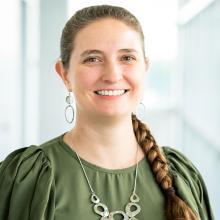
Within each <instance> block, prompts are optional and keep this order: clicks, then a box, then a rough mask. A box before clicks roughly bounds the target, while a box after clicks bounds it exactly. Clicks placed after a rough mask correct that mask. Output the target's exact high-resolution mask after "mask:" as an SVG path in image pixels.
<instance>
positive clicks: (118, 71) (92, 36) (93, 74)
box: [66, 18, 148, 117]
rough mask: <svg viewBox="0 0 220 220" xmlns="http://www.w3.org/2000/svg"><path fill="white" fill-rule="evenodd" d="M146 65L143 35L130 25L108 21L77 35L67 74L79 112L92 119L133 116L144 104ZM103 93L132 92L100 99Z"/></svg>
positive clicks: (85, 29) (107, 19)
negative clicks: (124, 115) (140, 105)
mask: <svg viewBox="0 0 220 220" xmlns="http://www.w3.org/2000/svg"><path fill="white" fill-rule="evenodd" d="M147 66H148V63H147V62H146V60H145V58H144V55H143V51H142V42H141V40H140V36H139V34H138V33H137V32H136V31H135V30H134V29H132V28H131V27H129V26H127V25H126V24H124V23H122V22H120V21H117V20H114V19H111V18H106V19H102V20H99V21H96V22H93V23H91V24H89V25H88V26H86V27H85V28H83V29H82V30H81V31H80V32H78V34H77V35H76V38H75V41H74V49H73V52H72V54H71V57H70V63H69V67H68V70H66V71H67V75H66V77H67V81H68V82H69V87H68V88H69V89H71V90H72V91H73V93H74V96H75V100H76V107H77V112H80V113H84V114H87V115H88V114H90V115H91V116H93V117H94V116H96V117H100V116H118V115H123V114H129V115H131V113H132V111H134V108H135V107H136V105H137V104H138V103H139V102H140V100H141V98H142V95H143V89H144V77H145V75H146V70H147ZM101 90H104V91H105V90H107V91H110V90H123V92H124V90H128V91H127V92H126V93H124V94H120V95H116V96H113V95H110V96H108V95H104V96H103V95H99V94H97V93H96V91H101Z"/></svg>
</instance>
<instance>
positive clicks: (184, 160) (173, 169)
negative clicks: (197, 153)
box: [161, 146, 214, 220]
mask: <svg viewBox="0 0 220 220" xmlns="http://www.w3.org/2000/svg"><path fill="white" fill-rule="evenodd" d="M161 149H162V153H163V154H164V156H165V157H166V159H167V163H168V167H169V173H170V175H171V176H172V177H173V181H174V185H175V187H176V191H177V193H178V194H179V195H180V197H182V198H183V199H184V200H185V201H187V202H188V204H189V205H190V206H191V207H192V208H194V210H196V211H197V212H198V213H199V215H200V217H201V219H205V220H206V219H207V220H208V219H209V220H211V219H214V217H213V213H212V209H211V206H210V201H209V196H208V191H207V187H206V184H205V182H204V180H203V177H202V175H201V173H200V171H199V170H198V169H197V167H196V166H195V165H194V164H193V162H192V161H191V160H190V159H189V158H188V157H187V156H186V155H184V154H183V153H182V152H180V151H179V150H177V149H175V148H173V147H170V146H163V147H161Z"/></svg>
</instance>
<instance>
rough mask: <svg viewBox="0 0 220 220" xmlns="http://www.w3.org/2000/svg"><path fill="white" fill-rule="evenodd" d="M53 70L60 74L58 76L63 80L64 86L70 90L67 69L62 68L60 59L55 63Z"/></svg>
mask: <svg viewBox="0 0 220 220" xmlns="http://www.w3.org/2000/svg"><path fill="white" fill-rule="evenodd" d="M55 70H56V72H57V74H58V75H59V76H60V78H61V79H62V80H63V82H64V84H65V86H66V88H67V89H68V91H71V84H70V80H69V74H68V71H67V70H66V69H65V68H64V66H63V63H62V62H61V60H58V61H57V62H56V64H55Z"/></svg>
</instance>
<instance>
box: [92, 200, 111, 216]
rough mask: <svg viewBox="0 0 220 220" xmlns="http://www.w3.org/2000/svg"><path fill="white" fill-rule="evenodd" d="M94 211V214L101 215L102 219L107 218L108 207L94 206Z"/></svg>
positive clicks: (100, 204)
mask: <svg viewBox="0 0 220 220" xmlns="http://www.w3.org/2000/svg"><path fill="white" fill-rule="evenodd" d="M100 208H101V209H102V211H100ZM94 211H95V213H97V214H98V215H101V216H103V217H107V216H109V211H108V207H107V206H106V205H105V204H103V203H98V204H95V205H94Z"/></svg>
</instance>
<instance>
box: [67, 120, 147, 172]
mask: <svg viewBox="0 0 220 220" xmlns="http://www.w3.org/2000/svg"><path fill="white" fill-rule="evenodd" d="M105 122H106V121H105ZM64 141H65V142H67V144H68V145H69V146H70V147H72V148H73V150H74V151H76V152H77V153H78V154H79V156H80V157H81V158H83V159H85V160H86V161H88V162H91V163H93V164H96V165H98V166H101V167H104V168H108V169H121V168H126V167H129V166H132V165H134V164H135V163H136V151H137V145H138V143H137V141H136V138H135V134H134V131H133V125H132V119H131V116H129V118H124V119H121V120H114V121H113V120H111V122H110V123H107V122H106V123H103V121H100V119H98V120H96V121H94V119H92V120H88V119H86V118H85V117H79V116H78V117H77V119H76V124H75V127H74V128H73V129H72V130H71V131H70V132H68V133H67V134H66V137H64ZM139 148H140V147H139ZM143 157H144V153H143V151H142V150H141V149H139V154H138V160H140V159H142V158H143Z"/></svg>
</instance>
